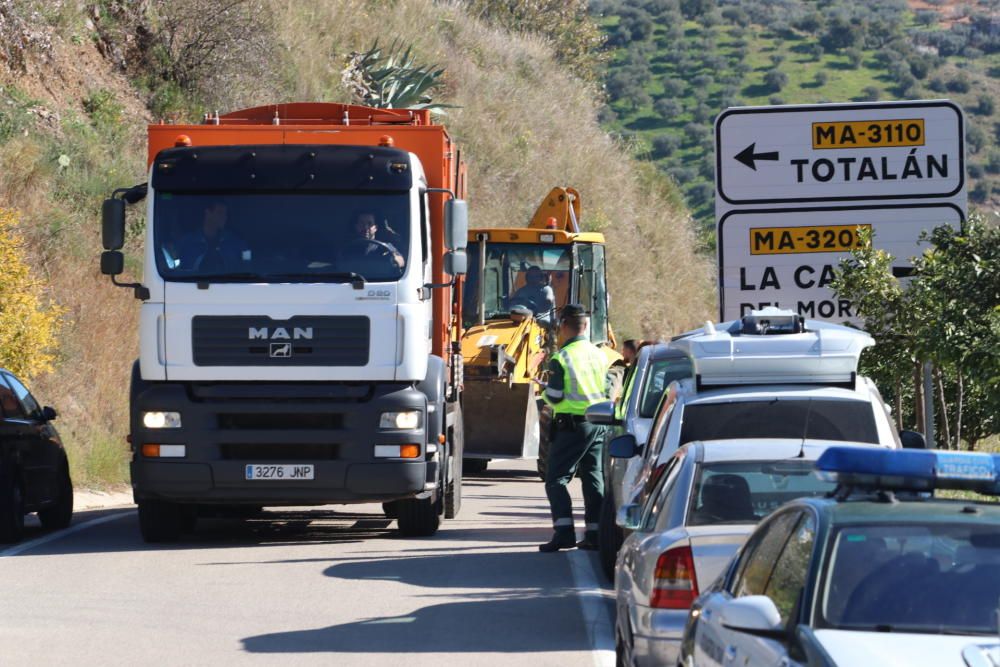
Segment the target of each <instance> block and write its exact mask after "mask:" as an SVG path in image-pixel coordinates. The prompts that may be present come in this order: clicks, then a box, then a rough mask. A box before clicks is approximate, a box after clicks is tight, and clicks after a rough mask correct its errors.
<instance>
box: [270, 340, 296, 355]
mask: <svg viewBox="0 0 1000 667" xmlns="http://www.w3.org/2000/svg"><path fill="white" fill-rule="evenodd" d="M290 356H292V344H291V343H271V358H272V359H287V358H289V357H290Z"/></svg>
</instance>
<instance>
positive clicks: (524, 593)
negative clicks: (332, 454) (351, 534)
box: [243, 552, 589, 654]
mask: <svg viewBox="0 0 1000 667" xmlns="http://www.w3.org/2000/svg"><path fill="white" fill-rule="evenodd" d="M324 574H325V575H326V576H327V577H331V578H333V579H341V580H350V581H361V582H376V581H383V582H384V581H391V582H393V583H401V584H406V585H408V586H416V587H420V588H423V589H426V590H427V591H428V592H427V594H426V595H424V596H419V597H435V598H436V597H448V598H452V600H451V601H450V602H445V603H441V604H432V605H429V606H426V607H422V608H419V609H416V610H414V611H413V612H411V613H409V614H404V615H395V616H383V617H375V618H368V619H364V620H360V621H354V622H351V623H344V624H341V625H333V626H328V627H320V628H315V629H307V630H296V631H291V632H276V633H271V634H266V635H258V636H255V637H248V638H246V639H244V640H243V647H244V648H245V649H246V650H247V651H249V652H251V653H317V652H330V653H368V654H372V653H375V654H378V653H445V654H447V653H466V652H467V653H490V652H502V653H537V652H543V651H545V652H549V651H577V650H580V651H585V650H589V644H588V639H587V635H586V632H585V629H584V625H583V622H582V617H581V615H580V610H579V603H578V602H577V598H576V593H577V591H576V589H575V588H574V587H573V584H572V578H571V577H570V576H569V575H568V573H567V572H566V563H565V559H564V557H563V556H559V555H552V554H540V553H538V552H533V553H532V552H517V553H503V554H497V553H465V554H462V555H461V556H459V557H456V556H455V555H444V554H442V555H430V556H416V557H404V558H395V559H392V560H388V561H387V560H381V559H378V560H362V561H353V562H343V563H337V564H335V565H332V566H330V567H328V568H327V569H326V570H325V571H324ZM331 588H332V590H336V589H337V587H336V586H332V587H331ZM456 589H457V590H456ZM468 589H473V590H472V592H469V590H468ZM456 597H457V598H460V599H458V600H455V599H454V598H456ZM497 628H503V632H497V631H496V630H497Z"/></svg>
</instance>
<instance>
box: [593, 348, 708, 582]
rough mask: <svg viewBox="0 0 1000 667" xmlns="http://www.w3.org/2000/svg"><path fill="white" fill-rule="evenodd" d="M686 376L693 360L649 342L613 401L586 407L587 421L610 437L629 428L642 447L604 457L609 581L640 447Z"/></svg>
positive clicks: (604, 557) (603, 534) (603, 547)
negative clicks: (667, 395) (619, 517)
mask: <svg viewBox="0 0 1000 667" xmlns="http://www.w3.org/2000/svg"><path fill="white" fill-rule="evenodd" d="M688 377H692V365H691V359H690V358H689V357H688V356H687V355H686V354H684V353H683V352H680V351H679V350H675V349H673V348H671V347H670V346H669V344H667V343H657V344H654V345H647V346H645V347H643V348H642V349H641V350H639V354H638V356H637V357H636V360H635V362H634V363H633V364H632V366H630V367H629V369H628V371H627V373H626V375H625V379H624V381H623V383H622V387H623V388H622V392H621V396H620V398H619V399H618V400H617V401H615V402H614V403H612V402H611V401H607V402H605V403H598V404H597V405H595V406H591V408H590V409H588V410H587V419H588V420H590V421H593V422H594V423H598V424H605V425H608V426H611V427H612V428H611V429H609V431H610V432H609V434H608V440H609V441H610V440H611V439H612V438H614V437H617V436H619V435H624V434H626V433H627V434H631V435H632V436H634V437H635V441H636V442H637V443H639V446H640V449H639V451H638V452H637V453H636V455H635V456H633V457H632V458H628V459H623V458H610V457H609V456H605V461H604V480H605V481H604V503H603V505H602V506H601V518H600V524H599V534H600V540H599V542H600V559H601V568H602V569H603V570H604V573H605V575H607V577H608V579H609V580H613V579H614V577H615V559H616V558H617V557H618V549H619V548H620V547H621V545H622V541H623V540H624V539H625V535H624V533H623V532H622V529H621V528H620V527H619V526H618V525H617V524H616V523H615V514H616V513H617V512H618V508H619V507H621V505H622V503H623V502H624V499H625V498H627V497H628V496H629V492H628V490H629V489H631V487H632V485H633V484H635V480H636V479H637V478H638V476H639V471H640V470H641V469H642V467H643V461H644V452H646V451H647V449H641V447H642V445H643V444H644V443H645V442H646V440H647V439H648V438H649V429H650V427H651V426H652V423H653V416H654V415H655V414H656V408H657V406H658V405H659V403H660V399H661V398H662V397H663V392H664V391H665V390H666V388H667V387H668V386H670V383H671V382H673V381H674V380H680V379H682V378H688ZM605 454H607V452H605Z"/></svg>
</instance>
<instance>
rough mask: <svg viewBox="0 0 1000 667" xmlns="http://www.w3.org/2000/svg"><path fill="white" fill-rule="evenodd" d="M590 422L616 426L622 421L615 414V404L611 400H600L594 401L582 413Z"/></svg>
mask: <svg viewBox="0 0 1000 667" xmlns="http://www.w3.org/2000/svg"><path fill="white" fill-rule="evenodd" d="M584 416H585V418H586V419H587V421H588V422H590V423H591V424H603V425H604V426H616V425H618V424H621V423H622V421H621V420H620V419H618V418H617V417H616V416H615V404H614V402H613V401H601V402H600V403H594V404H593V405H591V406H590V407H588V408H587V412H586V414H585V415H584Z"/></svg>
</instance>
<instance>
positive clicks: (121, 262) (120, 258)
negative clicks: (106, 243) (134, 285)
mask: <svg viewBox="0 0 1000 667" xmlns="http://www.w3.org/2000/svg"><path fill="white" fill-rule="evenodd" d="M124 270H125V255H123V254H122V253H121V251H120V250H105V251H104V252H102V253H101V273H103V274H104V275H106V276H120V275H121V274H122V272H123V271H124Z"/></svg>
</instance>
